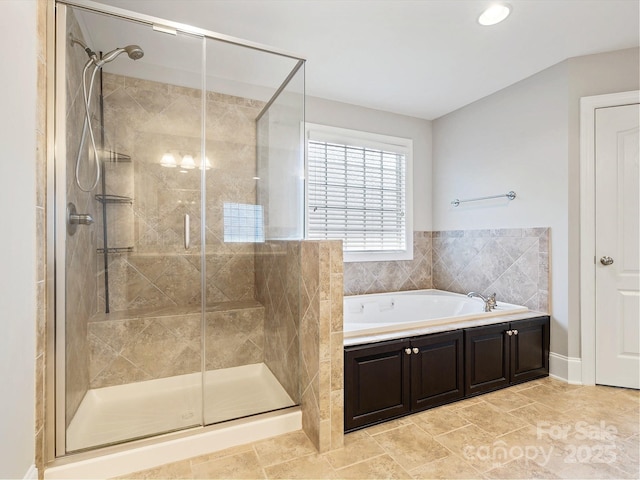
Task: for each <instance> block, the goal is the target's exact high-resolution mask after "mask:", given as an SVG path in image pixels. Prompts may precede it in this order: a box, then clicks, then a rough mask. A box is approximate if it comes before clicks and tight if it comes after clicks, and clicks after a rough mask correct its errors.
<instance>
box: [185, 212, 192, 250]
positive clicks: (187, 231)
mask: <svg viewBox="0 0 640 480" xmlns="http://www.w3.org/2000/svg"><path fill="white" fill-rule="evenodd" d="M190 243H191V241H190V239H189V214H188V213H185V214H184V249H185V250H189V244H190Z"/></svg>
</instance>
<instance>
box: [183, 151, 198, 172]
mask: <svg viewBox="0 0 640 480" xmlns="http://www.w3.org/2000/svg"><path fill="white" fill-rule="evenodd" d="M180 168H184V169H185V170H193V169H194V168H196V162H195V160H194V159H193V157H192V156H191V155H185V156H184V157H182V162H180Z"/></svg>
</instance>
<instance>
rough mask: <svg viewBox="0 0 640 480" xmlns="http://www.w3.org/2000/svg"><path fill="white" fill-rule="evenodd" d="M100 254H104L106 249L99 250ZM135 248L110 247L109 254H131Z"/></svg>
mask: <svg viewBox="0 0 640 480" xmlns="http://www.w3.org/2000/svg"><path fill="white" fill-rule="evenodd" d="M96 250H97V252H98V253H104V248H97V249H96ZM131 252H133V247H109V248H108V249H107V253H131Z"/></svg>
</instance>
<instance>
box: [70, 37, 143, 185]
mask: <svg viewBox="0 0 640 480" xmlns="http://www.w3.org/2000/svg"><path fill="white" fill-rule="evenodd" d="M71 42H72V43H77V44H78V45H80V46H82V47H83V48H84V50H85V52H86V53H87V55H88V56H89V60H87V63H86V64H85V65H84V69H83V70H82V93H83V98H84V111H85V117H84V124H83V126H82V135H81V137H80V147H79V148H78V157H77V158H76V169H75V177H76V178H75V180H76V185H77V186H78V188H79V189H80V190H82V191H83V192H91V191H92V190H93V189H94V188H96V186H97V185H98V182H99V181H100V158H99V156H98V149H97V148H96V141H95V137H94V135H93V127H92V126H91V111H90V106H91V94H92V92H93V84H94V80H95V77H96V73H97V72H98V70H100V69H101V68H102V67H103V66H104V64H105V63H109V62H112V61H113V60H115V59H116V58H117V57H118V56H119V55H120V54H121V53H124V52H127V55H128V56H129V58H131V59H132V60H139V59H140V58H142V57H143V56H144V51H143V50H142V48H140V47H139V46H138V45H127V46H126V47H122V48H116V49H115V50H112V51H110V52H109V53H107V54H106V55H103V56H102V57H101V58H98V55H96V53H95V52H94V51H93V50H91V49H90V48H89V47H87V46H86V45H85V44H84V43H82V42H81V41H80V40H78V39H76V38H74V37H71ZM91 65H94V67H93V70H92V71H91V78H90V80H89V86H88V87H87V79H86V76H87V71H88V70H89V67H90V66H91ZM87 130H89V138H90V139H91V146H92V149H93V159H94V163H95V167H96V176H95V181H94V182H93V184H92V185H91V187H90V188H88V189H85V188H84V187H83V186H82V185H81V183H80V157H81V156H82V148H83V146H84V141H85V137H86V133H87Z"/></svg>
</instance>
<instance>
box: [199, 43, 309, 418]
mask: <svg viewBox="0 0 640 480" xmlns="http://www.w3.org/2000/svg"><path fill="white" fill-rule="evenodd" d="M303 70H304V66H303V62H301V61H299V60H297V59H293V58H290V57H287V56H283V55H277V54H273V53H269V52H266V51H263V50H260V49H253V48H248V47H246V46H240V45H235V44H231V43H226V42H220V41H217V40H214V39H207V43H206V91H207V93H206V95H207V96H206V108H205V111H206V116H205V145H204V147H205V154H204V158H205V164H206V165H207V168H206V170H205V172H204V173H205V178H204V182H203V183H204V189H203V191H204V194H205V197H204V198H203V202H204V206H203V209H204V211H205V213H206V219H205V231H204V241H205V250H204V256H205V264H206V275H205V290H206V293H205V305H204V308H205V324H204V327H205V328H204V332H203V335H204V361H203V362H204V365H205V368H204V374H203V388H204V395H203V397H204V421H205V424H211V423H218V422H222V421H226V420H230V419H236V418H240V417H246V416H250V415H255V414H259V413H263V412H268V411H273V410H278V409H282V408H287V407H290V406H293V405H297V404H299V401H300V392H299V369H298V363H299V345H298V323H299V322H298V320H299V306H298V304H299V272H300V263H299V261H300V256H299V254H298V253H297V252H298V249H299V240H300V239H301V238H302V232H303V228H302V226H303V223H302V211H303V208H304V201H303V198H304V197H303V171H304V167H303V165H304V155H303V152H302V147H301V139H302V133H301V129H303V122H304V95H303V93H304V81H303Z"/></svg>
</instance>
